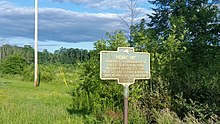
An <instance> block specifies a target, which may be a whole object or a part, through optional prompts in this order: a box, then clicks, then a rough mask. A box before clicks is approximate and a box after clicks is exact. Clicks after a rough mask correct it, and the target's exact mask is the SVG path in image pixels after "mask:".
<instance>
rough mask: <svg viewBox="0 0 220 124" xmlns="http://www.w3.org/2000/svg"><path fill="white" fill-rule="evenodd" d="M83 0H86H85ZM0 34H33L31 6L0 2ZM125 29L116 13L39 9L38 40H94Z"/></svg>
mask: <svg viewBox="0 0 220 124" xmlns="http://www.w3.org/2000/svg"><path fill="white" fill-rule="evenodd" d="M85 2H86V0H85ZM0 27H1V30H0V37H3V38H11V37H25V38H31V39H33V38H34V8H29V7H18V6H15V5H12V4H8V3H7V4H6V3H3V2H0ZM117 29H122V30H126V29H125V27H124V26H123V24H122V23H121V20H120V19H119V18H118V16H117V14H113V13H105V14H104V13H80V12H73V11H68V10H64V9H57V8H40V9H39V40H41V41H48V40H53V41H63V42H83V41H95V40H98V39H100V38H103V37H104V36H105V33H106V32H113V31H115V30H117Z"/></svg>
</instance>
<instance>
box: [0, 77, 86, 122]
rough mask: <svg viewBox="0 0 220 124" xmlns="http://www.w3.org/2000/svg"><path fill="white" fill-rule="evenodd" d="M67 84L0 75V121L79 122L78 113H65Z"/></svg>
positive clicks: (69, 102) (69, 97)
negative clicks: (35, 81)
mask: <svg viewBox="0 0 220 124" xmlns="http://www.w3.org/2000/svg"><path fill="white" fill-rule="evenodd" d="M70 90H71V87H70V86H69V87H67V86H65V85H63V84H62V85H61V84H53V85H52V84H41V85H40V88H35V87H34V86H33V83H32V82H22V81H16V80H10V79H3V78H0V123H1V124H82V123H84V117H83V116H82V115H76V114H71V115H70V114H69V113H68V111H67V109H68V107H69V106H70V104H71V102H72V98H71V95H69V94H68V92H70Z"/></svg>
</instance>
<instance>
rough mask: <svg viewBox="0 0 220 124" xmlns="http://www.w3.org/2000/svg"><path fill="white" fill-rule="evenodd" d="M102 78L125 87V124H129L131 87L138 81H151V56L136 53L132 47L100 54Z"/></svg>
mask: <svg viewBox="0 0 220 124" xmlns="http://www.w3.org/2000/svg"><path fill="white" fill-rule="evenodd" d="M100 78H101V79H103V80H118V83H119V84H122V85H123V86H124V116H123V117H124V124H127V123H128V96H129V92H128V91H129V85H131V84H133V83H134V82H135V80H136V79H150V54H149V53H146V52H134V48H132V47H118V50H117V51H101V52H100Z"/></svg>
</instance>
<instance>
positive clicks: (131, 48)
mask: <svg viewBox="0 0 220 124" xmlns="http://www.w3.org/2000/svg"><path fill="white" fill-rule="evenodd" d="M121 48H126V49H130V50H132V52H133V53H141V54H147V55H148V56H149V59H148V65H149V68H148V72H149V77H148V78H134V79H133V82H128V83H120V82H119V78H103V77H102V68H101V65H102V53H115V52H119V49H121ZM99 74H100V78H101V79H102V80H117V81H118V84H122V85H130V84H134V83H135V80H140V79H150V77H151V75H150V53H148V52H135V51H134V48H133V47H118V48H117V51H105V50H103V51H100V73H99Z"/></svg>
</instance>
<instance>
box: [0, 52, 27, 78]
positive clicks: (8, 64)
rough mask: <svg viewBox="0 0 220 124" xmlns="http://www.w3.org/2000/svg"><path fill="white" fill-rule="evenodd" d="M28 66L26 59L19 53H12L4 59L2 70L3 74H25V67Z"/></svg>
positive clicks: (1, 65)
mask: <svg viewBox="0 0 220 124" xmlns="http://www.w3.org/2000/svg"><path fill="white" fill-rule="evenodd" d="M26 66H27V62H26V60H25V59H24V58H23V57H21V56H19V55H12V56H9V57H8V58H6V59H4V60H3V61H2V62H1V63H0V70H1V72H2V73H3V74H12V75H14V74H19V75H21V74H23V70H24V68H25V67H26Z"/></svg>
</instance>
